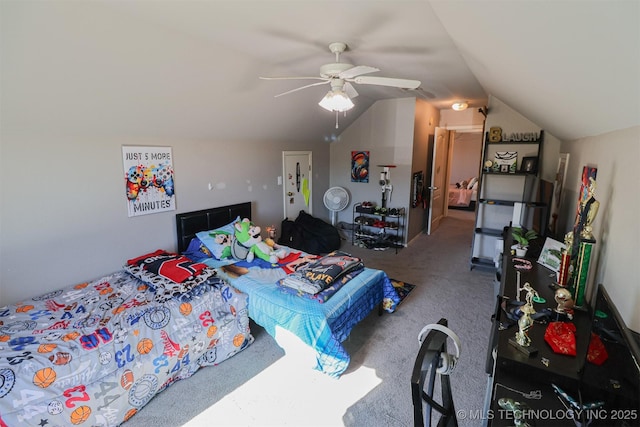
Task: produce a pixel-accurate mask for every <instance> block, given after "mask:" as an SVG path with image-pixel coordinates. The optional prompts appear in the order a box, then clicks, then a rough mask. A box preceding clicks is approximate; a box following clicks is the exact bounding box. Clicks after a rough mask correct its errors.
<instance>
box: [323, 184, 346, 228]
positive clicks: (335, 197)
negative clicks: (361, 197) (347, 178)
mask: <svg viewBox="0 0 640 427" xmlns="http://www.w3.org/2000/svg"><path fill="white" fill-rule="evenodd" d="M323 200H324V205H325V206H326V207H327V209H329V211H330V212H331V225H333V226H334V227H335V226H336V219H337V217H338V212H340V211H341V210H343V209H344V208H346V207H347V205H348V204H349V193H347V190H345V189H344V188H342V187H331V188H330V189H328V190H327V191H326V192H325V193H324V197H323Z"/></svg>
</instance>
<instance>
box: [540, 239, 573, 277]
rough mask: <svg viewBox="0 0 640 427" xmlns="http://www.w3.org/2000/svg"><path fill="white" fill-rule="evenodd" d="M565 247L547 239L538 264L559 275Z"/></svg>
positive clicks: (560, 243)
mask: <svg viewBox="0 0 640 427" xmlns="http://www.w3.org/2000/svg"><path fill="white" fill-rule="evenodd" d="M565 247H566V246H565V244H564V243H562V242H558V241H557V240H554V239H552V238H550V237H547V240H545V241H544V246H543V247H542V251H541V252H540V257H539V258H538V264H542V265H544V266H545V267H547V268H548V269H550V270H553V271H555V272H556V273H557V272H558V271H559V270H560V261H561V260H562V251H563V250H564V248H565Z"/></svg>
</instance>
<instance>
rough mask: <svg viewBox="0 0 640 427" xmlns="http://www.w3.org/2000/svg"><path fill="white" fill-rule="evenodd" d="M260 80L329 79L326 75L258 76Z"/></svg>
mask: <svg viewBox="0 0 640 427" xmlns="http://www.w3.org/2000/svg"><path fill="white" fill-rule="evenodd" d="M258 78H259V79H260V80H326V81H329V79H328V78H326V77H320V76H312V77H262V76H260V77H258Z"/></svg>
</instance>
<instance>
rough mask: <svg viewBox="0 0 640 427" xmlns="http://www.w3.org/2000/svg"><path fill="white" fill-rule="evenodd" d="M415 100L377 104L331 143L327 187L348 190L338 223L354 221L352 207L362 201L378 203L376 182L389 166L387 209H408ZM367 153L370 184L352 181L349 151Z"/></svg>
mask: <svg viewBox="0 0 640 427" xmlns="http://www.w3.org/2000/svg"><path fill="white" fill-rule="evenodd" d="M415 103H416V100H415V98H402V99H387V100H383V101H377V102H376V103H375V104H373V105H372V106H371V108H369V109H368V110H367V111H366V112H365V113H363V114H362V115H361V116H360V117H359V118H358V119H357V120H356V121H355V122H354V123H353V124H352V125H351V126H349V128H348V129H345V131H344V132H343V133H342V134H341V135H340V137H339V138H338V139H337V140H336V141H335V142H332V143H331V149H330V152H331V155H330V162H331V167H330V176H331V178H330V185H331V186H340V187H344V188H346V189H347V191H348V192H349V194H350V196H351V198H350V202H349V206H348V207H347V208H346V209H345V210H343V211H341V212H339V213H338V221H344V222H348V223H352V222H353V218H352V212H353V205H354V204H355V203H360V202H363V201H371V202H375V203H376V204H377V205H380V204H381V199H382V192H381V188H380V185H379V184H378V181H379V179H380V172H381V171H382V168H381V167H379V166H378V165H384V164H387V165H388V164H391V165H395V166H396V167H395V168H391V170H390V174H391V184H392V185H393V192H392V195H391V201H390V202H388V203H387V206H388V207H405V208H408V207H409V206H410V204H409V198H410V192H411V162H412V153H413V134H414V117H415ZM358 150H362V151H369V155H370V158H369V166H370V168H369V182H367V183H365V182H351V175H350V172H351V152H352V151H358Z"/></svg>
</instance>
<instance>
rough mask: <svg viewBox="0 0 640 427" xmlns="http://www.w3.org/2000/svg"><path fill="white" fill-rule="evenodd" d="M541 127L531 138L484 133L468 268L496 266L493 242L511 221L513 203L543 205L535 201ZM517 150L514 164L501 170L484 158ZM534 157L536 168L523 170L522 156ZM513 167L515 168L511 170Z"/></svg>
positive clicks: (528, 208)
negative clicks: (513, 138)
mask: <svg viewBox="0 0 640 427" xmlns="http://www.w3.org/2000/svg"><path fill="white" fill-rule="evenodd" d="M543 140H544V131H543V130H541V131H540V134H539V137H538V139H536V140H532V141H506V142H505V141H490V138H489V132H487V133H486V135H485V140H484V144H483V149H482V151H483V155H482V169H481V171H480V174H479V177H478V203H477V207H476V219H475V229H474V233H473V242H472V245H471V257H470V268H471V269H473V268H475V267H478V268H487V269H495V268H496V263H495V260H494V256H495V252H491V251H495V249H496V242H497V241H498V239H501V238H502V234H503V230H504V227H508V226H510V225H511V219H512V217H513V211H514V207H515V206H516V203H520V204H522V205H523V208H524V209H526V210H530V209H539V208H546V205H545V204H543V203H537V202H536V201H535V198H534V189H535V187H536V185H537V184H538V170H539V169H540V159H541V155H542V143H543ZM514 150H515V151H517V153H518V158H517V163H516V167H515V168H513V167H511V168H509V171H508V172H501V171H500V169H499V168H496V165H495V164H492V165H491V166H490V167H485V164H486V162H487V160H490V161H493V160H494V158H495V153H496V152H498V151H514ZM524 157H527V158H529V159H531V158H534V159H535V168H533V169H532V170H530V171H523V170H522V169H521V168H522V161H523V158H524ZM514 169H515V170H514Z"/></svg>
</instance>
